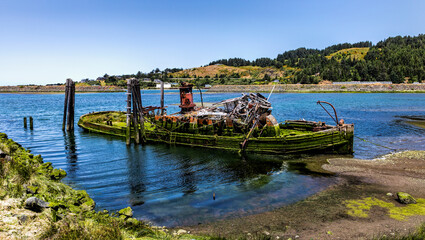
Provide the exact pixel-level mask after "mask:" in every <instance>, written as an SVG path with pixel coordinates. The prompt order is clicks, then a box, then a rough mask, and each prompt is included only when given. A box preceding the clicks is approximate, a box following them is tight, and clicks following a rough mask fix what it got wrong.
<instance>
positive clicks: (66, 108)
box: [62, 78, 71, 131]
mask: <svg viewBox="0 0 425 240" xmlns="http://www.w3.org/2000/svg"><path fill="white" fill-rule="evenodd" d="M69 80H71V79H69V78H68V79H66V83H65V102H64V104H63V120H62V131H65V124H66V111H67V110H68V89H69Z"/></svg>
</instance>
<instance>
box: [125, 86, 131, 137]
mask: <svg viewBox="0 0 425 240" xmlns="http://www.w3.org/2000/svg"><path fill="white" fill-rule="evenodd" d="M126 94H127V112H126V115H127V131H126V133H125V143H126V144H127V145H130V143H131V80H130V79H127V93H126Z"/></svg>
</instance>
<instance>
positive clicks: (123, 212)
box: [118, 207, 133, 217]
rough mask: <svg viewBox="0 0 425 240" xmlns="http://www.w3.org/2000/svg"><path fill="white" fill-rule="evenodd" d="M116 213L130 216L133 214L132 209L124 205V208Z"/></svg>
mask: <svg viewBox="0 0 425 240" xmlns="http://www.w3.org/2000/svg"><path fill="white" fill-rule="evenodd" d="M118 214H119V215H120V216H126V217H132V216H133V210H132V209H131V208H130V207H126V208H123V209H121V210H119V211H118Z"/></svg>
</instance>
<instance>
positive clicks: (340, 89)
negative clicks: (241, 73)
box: [208, 84, 425, 93]
mask: <svg viewBox="0 0 425 240" xmlns="http://www.w3.org/2000/svg"><path fill="white" fill-rule="evenodd" d="M273 87H274V90H273V92H277V93H279V92H280V93H283V92H290V93H327V92H329V93H425V84H276V85H215V86H213V87H212V88H210V89H209V90H208V92H270V91H271V90H272V89H273Z"/></svg>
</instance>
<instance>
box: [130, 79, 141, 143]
mask: <svg viewBox="0 0 425 240" xmlns="http://www.w3.org/2000/svg"><path fill="white" fill-rule="evenodd" d="M137 82H138V80H132V81H131V100H132V104H133V128H134V142H135V143H136V144H139V143H140V131H139V121H138V119H139V113H138V110H139V108H138V107H139V106H138V104H137V103H138V99H137V97H138V94H137Z"/></svg>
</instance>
